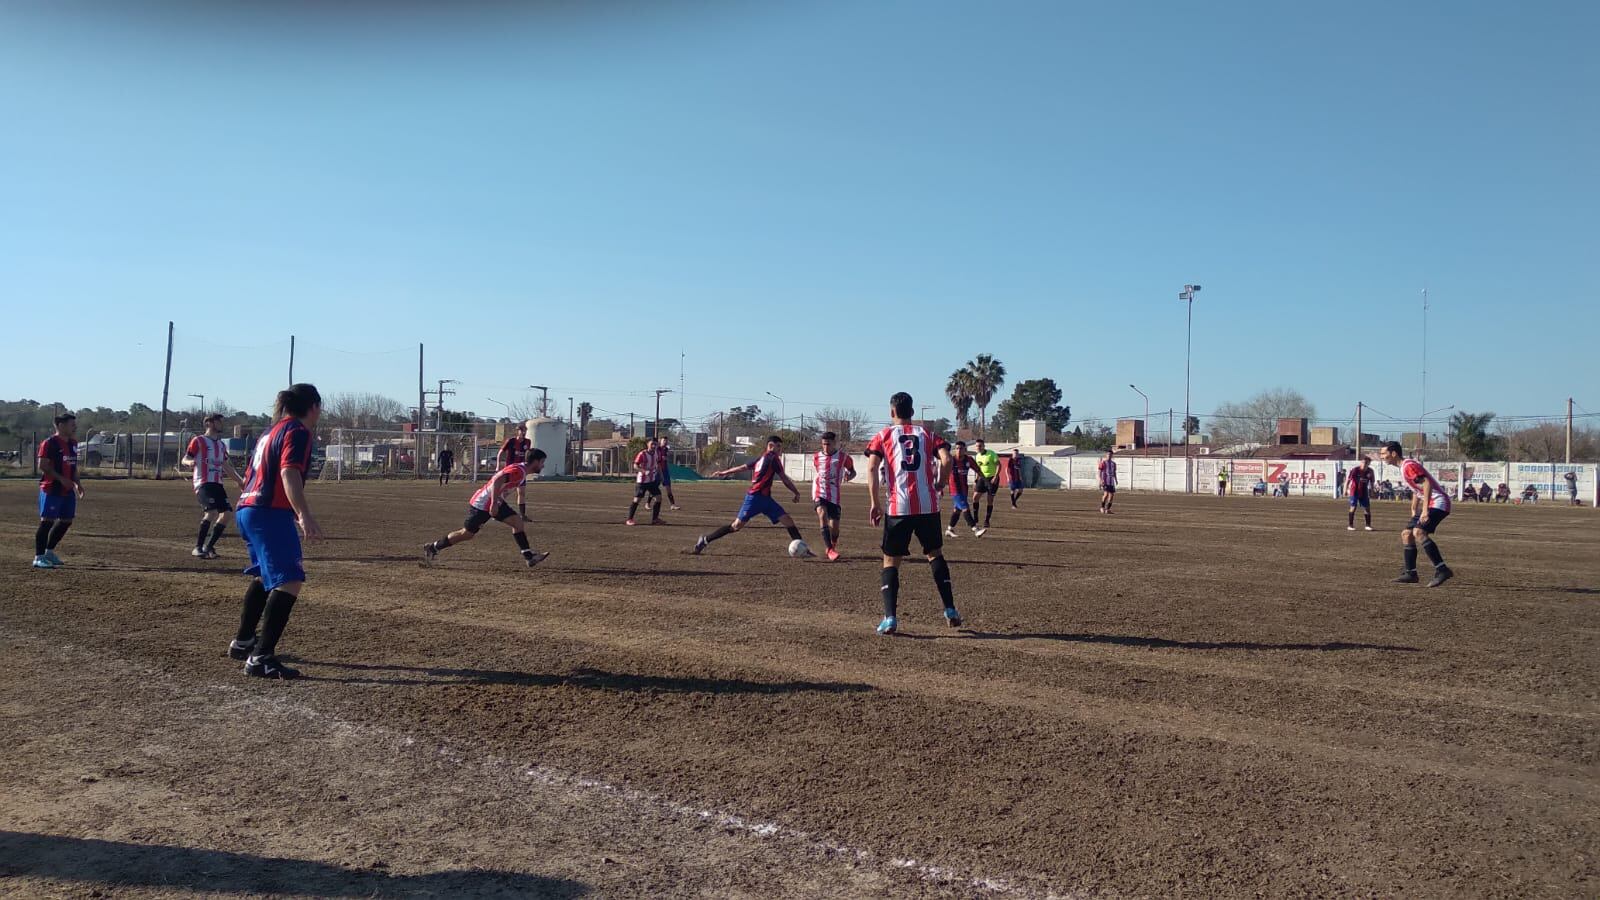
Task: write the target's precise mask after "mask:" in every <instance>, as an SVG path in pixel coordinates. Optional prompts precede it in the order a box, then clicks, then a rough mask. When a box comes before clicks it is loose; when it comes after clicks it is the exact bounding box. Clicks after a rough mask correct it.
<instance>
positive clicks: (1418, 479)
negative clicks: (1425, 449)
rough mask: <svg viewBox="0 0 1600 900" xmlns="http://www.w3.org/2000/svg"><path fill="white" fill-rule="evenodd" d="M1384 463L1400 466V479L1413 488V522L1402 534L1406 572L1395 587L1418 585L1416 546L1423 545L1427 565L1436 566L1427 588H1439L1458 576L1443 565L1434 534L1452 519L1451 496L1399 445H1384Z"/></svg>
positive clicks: (1393, 443)
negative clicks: (1447, 518)
mask: <svg viewBox="0 0 1600 900" xmlns="http://www.w3.org/2000/svg"><path fill="white" fill-rule="evenodd" d="M1383 461H1384V462H1386V463H1388V464H1389V465H1391V466H1399V467H1400V479H1401V480H1402V481H1404V482H1405V483H1406V485H1407V486H1409V487H1410V488H1411V521H1409V522H1407V523H1406V527H1405V530H1403V531H1401V532H1400V545H1401V547H1403V548H1404V554H1405V566H1406V568H1405V571H1404V572H1401V573H1400V577H1399V578H1396V579H1395V580H1394V581H1395V583H1396V584H1416V583H1417V580H1418V579H1417V545H1418V544H1421V545H1422V552H1423V553H1426V554H1427V555H1428V562H1431V563H1433V580H1432V581H1430V582H1428V587H1431V588H1434V587H1438V586H1439V585H1441V584H1444V583H1445V582H1446V581H1449V580H1450V579H1451V578H1453V577H1454V576H1455V574H1456V573H1454V572H1452V571H1450V567H1449V566H1447V565H1445V564H1444V557H1443V556H1441V555H1440V554H1439V546H1438V545H1437V544H1435V543H1434V542H1433V533H1434V531H1436V530H1437V529H1438V528H1439V523H1440V522H1443V521H1444V519H1445V516H1448V515H1450V495H1449V494H1448V493H1446V492H1445V489H1444V488H1443V487H1440V486H1439V482H1438V481H1435V480H1434V477H1433V475H1431V474H1429V472H1428V470H1427V469H1425V468H1423V466H1422V463H1420V462H1417V461H1416V460H1414V459H1406V458H1405V455H1404V453H1403V451H1402V450H1401V447H1400V442H1399V441H1390V442H1389V443H1387V444H1384V445H1383Z"/></svg>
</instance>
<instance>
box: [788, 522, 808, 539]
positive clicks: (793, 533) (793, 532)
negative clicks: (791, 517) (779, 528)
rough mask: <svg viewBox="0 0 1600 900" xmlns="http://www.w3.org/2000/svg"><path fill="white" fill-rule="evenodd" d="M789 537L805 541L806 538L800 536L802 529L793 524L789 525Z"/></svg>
mask: <svg viewBox="0 0 1600 900" xmlns="http://www.w3.org/2000/svg"><path fill="white" fill-rule="evenodd" d="M789 539H790V540H792V541H803V540H805V538H802V537H801V536H800V529H798V528H796V527H794V526H793V525H790V526H789Z"/></svg>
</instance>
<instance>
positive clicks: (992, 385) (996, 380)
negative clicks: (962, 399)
mask: <svg viewBox="0 0 1600 900" xmlns="http://www.w3.org/2000/svg"><path fill="white" fill-rule="evenodd" d="M967 370H968V371H969V372H971V373H972V402H973V403H974V404H976V405H977V407H978V426H979V427H978V433H979V434H983V425H984V423H985V422H987V421H988V418H989V401H990V400H993V399H994V395H995V392H997V391H999V390H1000V388H1001V387H1002V386H1003V385H1004V384H1005V383H1006V367H1005V364H1004V363H1002V362H1000V360H998V359H995V358H994V357H993V356H990V355H989V354H987V353H979V354H978V356H977V358H976V359H974V360H972V361H971V362H969V363H967Z"/></svg>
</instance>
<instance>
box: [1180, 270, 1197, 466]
mask: <svg viewBox="0 0 1600 900" xmlns="http://www.w3.org/2000/svg"><path fill="white" fill-rule="evenodd" d="M1198 293H1200V285H1198V284H1186V285H1184V286H1183V290H1182V291H1181V292H1179V294H1178V299H1179V300H1182V301H1183V302H1184V303H1185V304H1186V305H1187V306H1188V307H1189V325H1188V337H1187V338H1186V339H1185V341H1184V345H1183V490H1184V493H1192V492H1193V491H1194V479H1193V478H1192V477H1191V474H1192V473H1191V472H1190V471H1189V360H1190V356H1191V355H1192V353H1193V351H1194V295H1195V294H1198Z"/></svg>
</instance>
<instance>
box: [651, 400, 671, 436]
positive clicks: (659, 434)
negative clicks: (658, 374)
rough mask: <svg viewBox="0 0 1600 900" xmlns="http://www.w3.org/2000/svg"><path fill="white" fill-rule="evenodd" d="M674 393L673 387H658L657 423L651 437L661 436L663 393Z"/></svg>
mask: <svg viewBox="0 0 1600 900" xmlns="http://www.w3.org/2000/svg"><path fill="white" fill-rule="evenodd" d="M670 393H672V388H656V424H655V433H654V434H652V435H651V437H661V395H662V394H670Z"/></svg>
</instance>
